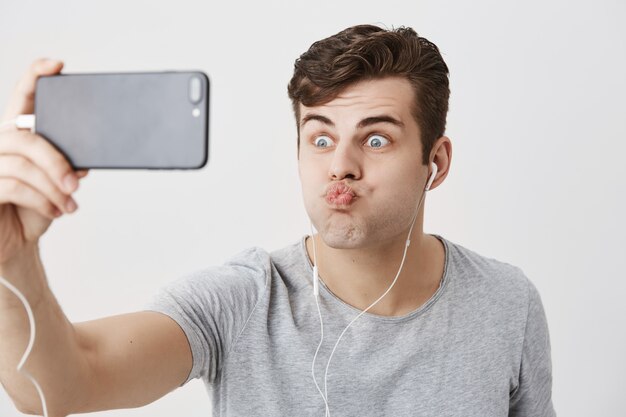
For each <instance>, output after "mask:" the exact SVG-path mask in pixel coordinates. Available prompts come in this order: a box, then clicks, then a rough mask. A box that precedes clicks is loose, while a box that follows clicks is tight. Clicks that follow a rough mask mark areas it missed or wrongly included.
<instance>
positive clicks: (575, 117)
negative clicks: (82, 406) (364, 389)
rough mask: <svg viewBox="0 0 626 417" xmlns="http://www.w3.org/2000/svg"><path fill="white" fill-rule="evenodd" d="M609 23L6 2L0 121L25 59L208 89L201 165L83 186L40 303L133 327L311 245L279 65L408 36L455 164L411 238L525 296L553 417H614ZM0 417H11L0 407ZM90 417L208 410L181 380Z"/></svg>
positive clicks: (445, 10) (543, 5)
mask: <svg viewBox="0 0 626 417" xmlns="http://www.w3.org/2000/svg"><path fill="white" fill-rule="evenodd" d="M625 4H626V3H624V2H623V1H621V0H602V1H593V2H592V1H586V2H584V1H543V0H527V1H523V2H521V1H520V2H517V4H513V2H509V1H496V0H494V1H487V0H474V1H434V0H432V1H390V0H387V1H370V0H359V1H342V2H327V1H315V2H308V3H305V2H299V3H296V2H289V1H265V2H252V1H251V2H248V3H243V2H229V3H226V2H222V3H215V2H208V1H206V2H199V1H198V2H192V1H186V0H179V1H176V2H171V3H168V2H164V1H136V2H131V1H119V0H115V1H113V0H109V1H106V2H100V3H99V4H97V3H95V2H84V1H65V2H44V1H41V2H32V1H17V0H14V1H12V2H9V1H8V0H5V1H3V2H2V4H1V5H0V39H1V42H0V62H1V64H0V106H2V107H3V108H4V106H5V105H6V101H7V99H8V97H9V94H10V92H11V91H12V90H13V87H14V85H15V83H16V82H17V80H18V79H19V78H20V77H21V75H22V73H23V72H24V71H25V70H26V68H27V67H28V65H29V64H30V62H31V61H32V60H34V59H35V58H37V57H52V58H58V59H62V60H64V61H65V64H66V65H65V69H64V72H67V73H71V72H106V71H139V70H155V71H157V70H169V69H175V70H184V69H200V70H204V71H206V72H207V73H208V74H209V76H210V78H211V82H212V97H211V105H212V108H211V128H210V135H211V137H210V142H211V144H210V158H209V164H208V166H207V167H206V168H204V169H202V170H200V171H191V172H180V171H177V172H148V171H132V170H123V171H97V170H94V171H92V172H91V173H90V175H89V177H88V178H87V179H86V180H84V181H83V182H82V183H81V188H80V189H79V190H78V192H77V193H76V195H75V198H76V200H77V201H78V204H79V206H80V208H79V210H78V211H77V212H76V213H75V214H73V215H69V216H64V217H62V218H61V219H59V220H58V221H55V222H54V224H53V225H52V227H51V229H50V230H49V231H48V233H47V234H46V235H45V236H44V237H43V239H42V242H41V245H42V254H43V258H44V259H43V260H44V264H45V266H46V270H47V274H48V277H49V280H50V283H51V286H52V289H53V291H54V292H55V294H56V295H57V297H58V299H59V301H60V303H61V305H62V306H63V308H64V311H65V312H66V314H67V315H68V317H69V318H70V320H72V321H82V320H88V319H93V318H98V317H102V316H107V315H113V314H118V313H123V312H128V311H134V310H136V309H138V308H140V307H141V305H142V304H143V303H144V302H145V301H147V300H148V299H149V297H150V296H151V295H152V294H153V293H154V292H155V291H156V290H157V289H158V288H159V287H160V286H161V285H163V284H165V283H166V282H168V281H170V280H172V279H175V278H177V277H179V276H181V275H182V274H184V273H187V272H189V271H192V270H195V269H197V268H201V267H204V266H207V265H213V264H217V263H221V262H223V261H224V260H225V259H227V258H228V257H230V256H232V255H233V254H235V253H237V252H239V251H240V250H242V249H244V248H246V247H249V246H253V245H256V246H261V247H263V248H266V249H268V250H271V249H275V248H279V247H282V246H285V245H287V244H290V243H293V242H295V241H296V240H297V239H299V238H300V237H301V236H302V235H303V234H305V233H308V231H309V229H308V220H307V217H306V214H305V211H304V207H303V204H302V201H301V191H300V185H299V181H298V176H297V160H296V131H295V125H294V121H293V116H292V114H291V108H290V103H289V100H288V97H287V92H286V86H287V82H288V81H289V78H290V77H291V74H292V70H293V62H294V60H295V59H296V58H297V57H298V56H299V55H300V54H301V53H302V52H304V51H305V50H306V49H307V48H308V47H309V45H310V44H311V43H312V42H314V41H315V40H318V39H321V38H323V37H327V36H330V35H332V34H334V33H336V32H337V31H339V30H341V29H343V28H345V27H347V26H351V25H354V24H358V23H380V24H384V25H386V26H387V27H391V26H400V25H405V26H411V27H413V28H415V30H416V31H417V32H418V33H419V34H420V35H421V36H425V37H426V38H428V39H429V40H431V41H433V42H434V43H436V44H437V45H438V46H439V48H440V49H441V51H442V54H443V56H444V59H445V60H446V62H447V64H448V66H449V68H450V71H451V75H450V80H451V90H452V94H451V99H450V112H449V116H448V127H447V132H446V133H447V135H448V136H449V137H450V138H451V140H452V144H453V157H452V165H451V170H450V173H449V175H448V177H447V179H446V181H445V182H444V183H443V184H442V185H441V186H439V187H438V188H437V189H436V190H434V191H433V192H431V193H429V194H428V198H427V200H426V203H425V204H426V213H425V231H426V232H429V233H439V234H441V235H443V236H444V237H446V238H448V239H449V240H452V241H454V242H456V243H459V244H461V245H463V246H466V247H468V248H470V249H472V250H474V251H477V252H478V253H480V254H483V255H486V256H489V257H494V258H497V259H500V260H503V261H505V262H509V263H512V264H514V265H517V266H519V267H521V268H522V269H523V270H524V272H525V273H526V275H527V276H528V277H529V278H530V279H531V280H532V281H533V282H534V283H535V285H536V286H537V288H538V289H539V292H540V294H541V296H542V300H543V303H544V307H545V310H546V314H547V317H548V324H549V329H550V334H551V342H552V360H553V373H554V385H553V400H554V404H555V408H556V410H557V413H558V414H559V415H560V416H570V417H587V416H591V415H594V416H624V415H625V414H624V408H623V407H624V406H623V401H621V400H619V398H623V394H624V388H625V387H626V366H625V365H626V359H624V353H625V352H626V330H625V329H626V302H625V301H624V299H625V295H626V284H625V278H626V277H625V274H624V271H625V270H626V261H625V258H626V254H625V253H624V250H625V249H626V238H625V232H626V230H625V229H626V228H625V222H624V220H623V218H622V215H623V213H624V212H626V202H625V196H624V189H625V183H626V164H625V163H624V153H625V152H626V142H625V140H626V117H625V116H626V111H625V110H626V108H625V107H626V106H625V105H624V99H625V97H626V81H625V80H626V77H625V74H626V29H625V27H626V26H624V21H625V20H626V6H625ZM0 337H2V336H1V335H0ZM303 377H304V376H303ZM451 401H453V399H451ZM0 415H1V416H3V417H5V416H7V417H12V416H17V415H20V414H19V413H18V412H17V411H15V410H14V409H13V406H12V403H11V401H10V399H9V398H8V397H7V395H6V393H4V391H2V390H0ZM98 415H103V416H151V417H155V416H156V417H159V416H172V415H184V416H209V415H210V399H209V397H208V396H207V393H206V391H205V389H204V386H203V385H202V383H201V382H200V381H193V382H191V383H190V384H188V385H187V386H185V387H184V388H181V389H178V390H176V391H174V392H173V393H171V394H170V395H168V396H166V397H164V398H163V399H162V400H159V401H157V402H155V403H153V404H151V405H149V406H147V407H144V408H142V409H136V410H120V411H110V412H104V413H98Z"/></svg>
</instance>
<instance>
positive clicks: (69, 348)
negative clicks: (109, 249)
mask: <svg viewBox="0 0 626 417" xmlns="http://www.w3.org/2000/svg"><path fill="white" fill-rule="evenodd" d="M59 71H60V64H54V63H46V62H42V61H40V62H37V63H35V64H34V65H33V68H32V70H31V72H30V73H29V74H28V75H27V76H26V77H25V78H24V81H23V82H22V83H21V84H20V86H19V88H18V89H17V91H16V97H15V98H14V100H13V101H12V103H11V104H10V106H9V110H8V111H7V116H6V117H5V119H11V118H13V117H15V116H16V115H17V114H21V113H28V112H32V94H33V91H34V83H35V80H36V78H37V76H39V75H43V74H53V73H58V72H59ZM288 91H289V96H290V98H291V99H292V102H293V105H294V112H295V116H296V123H297V131H298V162H299V174H300V179H301V181H302V189H303V197H304V203H305V207H306V210H307V213H308V215H309V217H310V218H311V222H312V225H314V226H315V228H316V229H317V230H318V233H317V234H313V233H312V234H311V236H304V237H303V238H302V239H300V240H299V241H298V242H296V243H294V244H292V245H289V246H287V247H285V248H282V249H280V250H276V251H274V252H271V253H268V252H266V251H264V250H262V249H259V248H250V249H247V250H244V251H242V252H241V253H239V254H238V255H236V256H234V257H233V258H232V259H230V260H229V261H228V262H226V263H225V264H224V265H221V266H216V267H210V268H206V269H202V270H199V271H195V272H193V273H190V274H189V275H187V276H185V277H182V278H180V279H179V280H177V281H175V282H173V283H172V284H170V285H168V286H167V287H165V288H163V289H162V290H161V291H160V293H159V294H158V296H156V297H155V298H154V300H153V301H152V302H151V303H150V305H149V306H147V308H146V311H142V312H137V313H132V314H126V315H122V316H116V317H109V318H104V319H101V320H96V321H92V322H88V323H80V324H72V323H70V322H69V321H68V320H67V319H66V318H65V316H64V315H63V313H62V311H61V309H60V307H59V305H58V303H57V302H56V301H55V300H54V297H53V295H52V293H51V292H50V290H49V288H48V287H47V285H46V278H45V274H44V272H43V267H42V265H41V262H40V261H39V257H38V254H37V253H38V251H37V241H38V238H39V236H40V235H41V234H42V233H43V232H44V231H45V230H46V228H47V227H48V225H49V223H50V221H51V220H52V219H53V218H54V216H55V214H54V209H55V207H57V208H58V209H59V210H61V211H63V212H68V211H67V209H66V208H65V205H66V203H67V202H69V201H71V200H69V199H70V198H71V197H69V195H70V194H71V192H73V191H74V190H75V189H76V186H77V183H76V178H77V177H81V176H83V175H85V172H81V173H77V174H74V173H72V172H71V169H70V167H69V165H68V164H67V162H66V161H64V160H63V159H62V158H60V157H59V155H58V154H57V153H55V152H54V151H53V150H52V149H51V148H50V147H49V145H47V144H46V143H45V141H44V140H43V139H42V138H40V137H37V136H36V135H32V134H30V133H26V132H18V131H17V130H15V129H13V130H12V131H8V132H6V131H4V132H2V136H0V171H3V172H0V176H2V177H3V178H0V203H3V205H2V206H0V227H1V229H0V230H2V233H3V238H2V239H1V240H0V275H2V276H4V277H6V278H7V279H8V280H10V281H11V282H12V283H13V284H15V285H16V286H17V287H19V288H22V289H23V290H24V291H23V292H24V293H25V295H26V297H27V299H29V300H30V303H31V304H32V305H33V310H34V314H35V319H36V320H37V323H38V328H39V329H40V330H39V333H38V336H37V337H38V339H37V344H38V348H37V349H35V350H34V351H33V353H32V354H31V358H30V359H29V363H28V366H27V367H26V368H27V370H29V371H30V372H31V373H32V374H33V375H34V376H35V377H36V378H37V380H38V381H39V382H40V384H41V385H42V387H43V389H44V392H45V393H46V398H47V400H48V408H49V410H53V411H54V412H51V415H67V414H69V413H79V412H88V411H95V410H105V409H112V408H125V407H137V406H141V405H144V404H147V403H149V402H152V401H154V400H156V399H157V398H159V397H161V396H162V395H164V394H166V393H167V392H169V391H171V390H173V389H174V388H176V387H177V386H179V385H183V384H185V383H186V382H188V381H189V380H191V379H194V378H202V379H203V381H204V382H205V383H206V384H207V387H208V388H209V389H210V390H211V391H212V392H213V397H212V398H213V405H214V408H213V415H224V416H321V415H322V413H324V414H325V415H327V416H328V415H334V416H356V415H363V416H444V415H445V416H463V417H466V416H481V417H486V416H506V415H508V416H553V415H555V413H554V410H553V406H552V400H551V384H552V377H551V359H550V340H549V334H548V328H547V323H546V318H545V314H544V310H543V307H542V303H541V299H540V296H539V294H538V292H537V290H536V288H535V286H534V285H533V284H532V283H531V282H530V281H529V280H528V278H526V277H525V275H524V274H523V272H522V271H521V270H520V269H519V268H517V267H515V266H512V265H509V264H507V263H504V262H500V261H497V260H495V259H491V258H487V257H484V256H481V255H479V254H477V253H475V252H472V251H470V250H469V249H466V248H464V247H462V246H460V245H458V244H455V243H453V242H451V241H448V240H447V239H445V238H443V237H442V236H439V235H428V234H424V232H423V228H422V225H423V213H424V206H423V202H424V196H425V193H426V191H425V190H427V189H430V190H432V189H434V188H436V187H438V186H439V185H440V184H441V183H442V182H443V181H444V180H445V178H446V176H447V174H448V172H449V169H450V163H451V156H452V146H451V142H450V139H449V138H447V137H446V136H444V129H445V119H446V113H447V109H448V96H449V88H448V68H447V66H446V64H445V63H444V61H443V59H442V57H441V55H440V53H439V50H438V49H437V47H436V46H435V45H434V44H432V43H431V42H429V41H427V40H426V39H424V38H421V37H418V36H417V34H416V33H415V32H414V31H413V30H412V29H408V28H400V29H396V30H384V29H381V28H378V27H375V26H369V25H363V26H355V27H351V28H348V29H346V30H344V31H342V32H340V33H338V34H336V35H334V36H331V37H329V38H327V39H324V40H321V41H319V42H316V43H314V44H313V45H312V46H311V48H310V49H309V50H308V51H307V52H306V53H304V54H303V55H302V56H301V57H300V58H299V59H298V60H297V61H296V65H295V71H294V75H293V78H292V80H291V82H290V83H289V88H288ZM29 161H30V162H29ZM2 167H4V168H2ZM7 167H8V168H7ZM18 168H19V169H18ZM42 174H47V175H42ZM66 174H69V178H70V183H68V184H67V187H66V184H65V183H64V182H63V178H64V176H65V175H66ZM70 204H71V203H70ZM69 211H72V210H71V207H70V210H69ZM18 303H19V302H18V301H16V300H15V299H14V297H12V295H11V294H9V293H8V292H7V291H5V290H4V289H3V288H0V311H1V314H0V332H2V334H11V335H12V337H9V338H6V337H5V338H3V339H2V341H1V342H0V352H1V354H0V364H1V366H0V380H1V381H2V383H3V385H4V386H5V388H6V390H7V392H8V393H9V395H10V396H11V398H12V399H13V400H14V401H15V403H16V405H17V406H18V408H20V409H21V410H22V411H25V412H39V410H40V404H39V399H38V397H37V395H36V393H35V391H34V389H33V388H32V387H31V386H30V384H29V382H28V381H27V380H25V379H24V378H23V377H22V376H21V375H19V374H17V373H16V372H14V371H13V369H14V365H15V364H16V363H17V362H18V359H19V356H20V354H21V349H22V347H23V340H24V339H25V338H26V335H27V334H28V325H27V321H26V319H25V318H24V317H23V316H24V314H23V312H22V311H20V308H19V304H18Z"/></svg>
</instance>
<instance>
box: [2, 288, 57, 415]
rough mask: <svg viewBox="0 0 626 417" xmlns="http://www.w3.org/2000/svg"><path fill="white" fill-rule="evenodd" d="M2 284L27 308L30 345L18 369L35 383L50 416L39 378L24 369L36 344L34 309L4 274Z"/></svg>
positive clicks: (44, 413)
mask: <svg viewBox="0 0 626 417" xmlns="http://www.w3.org/2000/svg"><path fill="white" fill-rule="evenodd" d="M0 284H2V285H4V286H5V287H7V288H8V289H9V290H10V291H11V292H12V293H13V294H15V295H16V296H17V298H19V299H20V301H21V302H22V304H24V308H25V309H26V314H27V315H28V323H29V324H30V338H29V340H28V346H27V347H26V350H25V351H24V355H23V356H22V359H21V360H20V362H19V363H18V365H17V370H18V372H21V373H22V374H23V375H25V376H26V377H27V378H28V379H29V380H30V382H32V383H33V385H34V386H35V388H36V389H37V393H38V394H39V398H40V399H41V408H42V409H43V416H44V417H48V408H47V406H46V397H45V396H44V394H43V390H42V389H41V387H40V386H39V384H38V383H37V380H35V378H33V376H32V375H31V374H30V373H29V372H28V371H26V370H25V369H22V368H23V367H24V364H25V363H26V360H27V359H28V355H30V352H31V351H32V350H33V345H34V344H35V332H36V330H35V316H34V314H33V310H32V309H31V308H30V304H28V300H26V297H24V294H22V293H21V292H20V290H18V289H17V288H15V286H13V284H11V283H10V282H9V281H7V280H6V279H5V278H4V277H2V276H0Z"/></svg>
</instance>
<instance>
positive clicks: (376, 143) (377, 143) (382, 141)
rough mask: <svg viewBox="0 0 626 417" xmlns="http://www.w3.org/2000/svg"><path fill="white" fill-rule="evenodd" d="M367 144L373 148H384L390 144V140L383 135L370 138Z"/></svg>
mask: <svg viewBox="0 0 626 417" xmlns="http://www.w3.org/2000/svg"><path fill="white" fill-rule="evenodd" d="M367 143H368V144H369V145H370V147H372V148H382V147H383V146H385V145H386V144H388V143H389V139H387V138H386V137H384V136H381V135H372V136H370V137H369V138H367Z"/></svg>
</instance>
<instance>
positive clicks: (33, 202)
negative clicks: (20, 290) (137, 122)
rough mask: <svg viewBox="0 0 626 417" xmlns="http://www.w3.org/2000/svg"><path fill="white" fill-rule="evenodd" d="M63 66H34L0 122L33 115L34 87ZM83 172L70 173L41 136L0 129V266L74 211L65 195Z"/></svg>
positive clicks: (38, 63) (53, 63) (40, 62)
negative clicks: (44, 77) (40, 80)
mask: <svg viewBox="0 0 626 417" xmlns="http://www.w3.org/2000/svg"><path fill="white" fill-rule="evenodd" d="M62 68H63V62H61V61H52V60H47V59H38V60H36V61H34V62H33V63H32V64H31V66H30V68H29V70H28V71H27V72H26V73H25V74H24V76H23V77H22V79H21V80H20V81H19V82H18V84H17V86H16V88H15V91H14V93H13V96H12V97H11V100H10V101H9V104H8V106H7V109H6V112H5V113H4V116H3V117H2V119H0V120H1V121H8V120H12V119H15V118H16V117H17V116H18V115H20V114H32V113H33V112H34V98H35V85H36V81H37V78H39V77H40V76H42V75H54V74H59V73H60V72H61V69H62ZM88 172H89V171H88V170H78V171H74V170H73V169H72V167H71V165H70V164H69V162H68V161H67V159H66V158H65V156H63V154H61V153H60V152H59V151H58V150H57V149H56V148H54V146H52V145H51V144H50V142H48V141H47V140H46V139H45V138H44V137H42V136H40V135H38V134H35V133H31V132H30V131H29V130H23V129H17V128H16V127H14V126H9V127H3V128H2V129H1V130H0V264H3V263H5V262H6V261H7V260H9V259H11V258H12V257H14V256H15V255H16V254H17V253H18V252H20V251H21V250H22V249H23V248H25V247H26V246H27V245H31V244H36V243H37V242H38V240H39V238H40V237H41V235H43V233H44V232H45V231H46V230H47V229H48V227H49V226H50V224H51V223H52V221H53V220H54V219H55V218H57V217H60V216H61V215H62V214H63V213H71V212H74V211H75V210H76V208H77V205H76V203H75V202H74V200H73V199H72V197H71V193H72V192H74V191H76V189H77V187H78V181H79V179H81V178H83V177H85V176H86V175H87V173H88Z"/></svg>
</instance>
